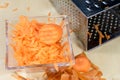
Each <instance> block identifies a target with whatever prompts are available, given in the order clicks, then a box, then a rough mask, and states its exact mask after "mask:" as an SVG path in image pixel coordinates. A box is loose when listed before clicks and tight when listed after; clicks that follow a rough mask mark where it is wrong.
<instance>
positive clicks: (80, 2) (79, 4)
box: [50, 0, 120, 50]
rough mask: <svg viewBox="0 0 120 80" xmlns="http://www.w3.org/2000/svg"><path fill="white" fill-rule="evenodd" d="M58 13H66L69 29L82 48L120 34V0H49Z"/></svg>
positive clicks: (98, 43)
mask: <svg viewBox="0 0 120 80" xmlns="http://www.w3.org/2000/svg"><path fill="white" fill-rule="evenodd" d="M50 1H51V3H52V4H53V5H54V6H55V8H56V10H57V11H58V12H59V13H60V14H66V15H68V16H69V17H68V20H69V24H70V27H71V29H72V30H73V31H74V32H75V34H76V36H77V38H78V40H79V41H80V42H81V43H82V46H83V49H84V50H90V49H92V48H94V47H96V46H99V45H101V44H103V43H105V42H107V41H109V40H111V39H113V38H115V37H117V36H119V35H120V0H50Z"/></svg>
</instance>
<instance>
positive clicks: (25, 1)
mask: <svg viewBox="0 0 120 80" xmlns="http://www.w3.org/2000/svg"><path fill="white" fill-rule="evenodd" d="M4 2H9V5H8V7H7V8H4V9H1V8H0V75H1V76H0V80H14V78H13V77H11V72H9V71H8V70H5V66H4V64H5V53H6V48H5V25H4V21H3V20H5V19H10V18H12V17H13V16H16V17H17V16H19V15H21V14H23V15H29V16H34V15H38V16H39V15H47V14H48V12H51V13H52V15H57V14H58V13H57V12H56V10H55V9H54V8H53V6H52V4H51V3H50V2H49V1H48V0H34V1H33V0H0V5H1V4H4ZM28 6H31V7H30V10H29V11H28V10H27V7H28ZM15 8H17V10H16V11H13V9H15ZM72 41H73V50H74V53H75V54H78V53H80V52H82V50H81V49H80V47H78V46H76V44H75V43H74V38H72ZM86 53H87V55H88V57H89V59H90V60H91V61H92V62H93V63H95V64H96V65H98V66H99V68H100V69H101V70H102V72H103V75H104V77H105V78H107V80H108V79H110V80H112V78H113V77H116V76H117V77H118V76H120V63H119V62H120V36H119V37H117V38H115V39H113V40H111V41H109V42H107V43H105V44H103V45H102V46H99V47H97V48H95V49H92V50H90V51H87V52H86ZM116 80H117V79H116ZM119 80H120V78H119Z"/></svg>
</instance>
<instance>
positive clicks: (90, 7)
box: [72, 0, 120, 17]
mask: <svg viewBox="0 0 120 80" xmlns="http://www.w3.org/2000/svg"><path fill="white" fill-rule="evenodd" d="M72 1H73V2H74V3H75V4H76V5H77V7H78V8H79V9H81V11H82V12H83V13H84V14H85V15H86V16H87V17H89V16H92V15H94V14H96V13H98V12H101V11H103V10H105V9H106V8H109V7H112V6H114V5H116V4H118V3H120V0H72Z"/></svg>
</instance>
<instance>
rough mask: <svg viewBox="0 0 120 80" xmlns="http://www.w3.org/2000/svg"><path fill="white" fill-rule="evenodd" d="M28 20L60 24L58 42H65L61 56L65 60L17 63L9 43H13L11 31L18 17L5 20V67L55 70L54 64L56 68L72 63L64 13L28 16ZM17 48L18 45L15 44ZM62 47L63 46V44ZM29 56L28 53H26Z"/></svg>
mask: <svg viewBox="0 0 120 80" xmlns="http://www.w3.org/2000/svg"><path fill="white" fill-rule="evenodd" d="M28 19H29V20H33V19H34V20H37V21H38V22H40V23H43V24H44V23H45V24H49V23H55V24H57V25H61V26H60V27H62V30H63V34H62V38H61V39H60V40H59V42H60V44H61V45H62V46H63V45H65V44H66V43H67V49H65V50H64V51H63V56H64V58H66V59H67V60H66V61H65V62H63V61H61V62H55V63H52V62H51V63H45V64H31V65H24V66H23V65H22V66H20V65H18V63H17V61H16V59H15V57H14V53H15V51H14V49H13V47H12V46H11V43H12V44H14V42H13V40H12V39H11V35H12V34H11V33H12V31H13V30H14V27H13V26H14V25H16V23H17V22H18V21H19V19H16V18H13V19H10V20H6V21H5V23H6V68H7V69H8V70H25V71H30V72H36V71H45V70H55V64H56V65H57V66H58V68H61V67H66V66H70V65H71V64H74V54H73V50H72V45H71V40H70V32H69V24H68V19H67V16H66V15H59V16H34V17H28ZM15 48H16V49H17V48H18V47H17V46H15ZM63 48H64V46H63ZM28 56H29V54H28Z"/></svg>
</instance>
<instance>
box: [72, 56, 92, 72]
mask: <svg viewBox="0 0 120 80" xmlns="http://www.w3.org/2000/svg"><path fill="white" fill-rule="evenodd" d="M90 68H91V63H90V61H89V60H88V58H87V57H86V56H83V55H79V56H77V57H76V59H75V65H73V69H75V70H76V71H80V72H88V71H89V70H90Z"/></svg>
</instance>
